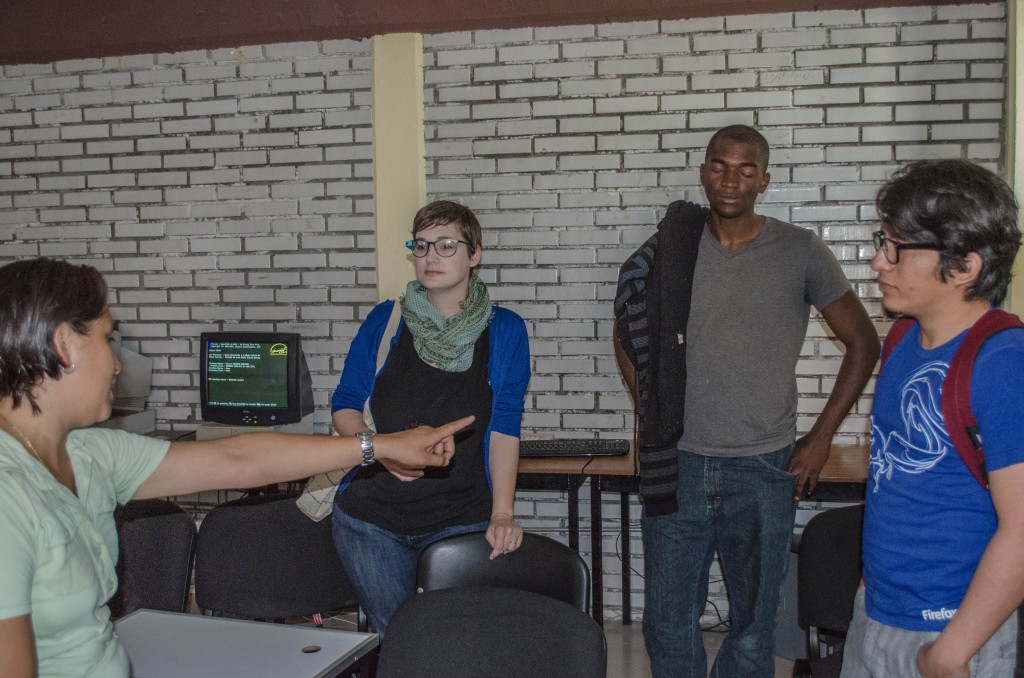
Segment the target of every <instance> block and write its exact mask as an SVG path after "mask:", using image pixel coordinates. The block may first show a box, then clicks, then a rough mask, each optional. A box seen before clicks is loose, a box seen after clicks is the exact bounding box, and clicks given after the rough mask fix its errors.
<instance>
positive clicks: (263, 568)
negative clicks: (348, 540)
mask: <svg viewBox="0 0 1024 678" xmlns="http://www.w3.org/2000/svg"><path fill="white" fill-rule="evenodd" d="M295 499H296V495H285V496H282V495H276V496H275V495H263V496H252V497H245V498H242V499H236V500H234V501H229V502H225V503H223V504H221V505H220V506H217V507H215V508H214V509H213V510H211V511H210V512H209V513H208V514H207V516H206V518H204V519H203V522H202V525H201V526H200V528H199V542H198V545H197V547H196V604H197V605H198V606H199V607H200V608H201V609H203V610H204V611H207V613H212V612H214V611H216V612H226V613H230V614H234V615H238V616H241V617H250V618H253V619H274V620H278V621H283V620H284V619H286V618H288V617H300V616H306V615H313V614H318V613H323V612H329V611H333V610H339V609H342V608H345V607H352V606H355V605H356V604H357V601H356V597H355V594H354V593H353V592H352V587H351V585H350V584H349V581H348V578H347V577H346V576H345V571H344V570H343V569H342V568H341V562H340V561H339V560H338V553H337V551H335V549H334V542H333V540H332V538H331V521H330V519H325V520H321V521H319V522H316V521H313V520H310V519H309V518H307V517H306V516H305V514H303V513H302V512H301V511H300V510H299V509H298V507H297V506H296V505H295ZM360 617H361V615H360ZM360 627H361V628H360V630H362V629H363V628H365V627H364V624H363V623H362V619H360Z"/></svg>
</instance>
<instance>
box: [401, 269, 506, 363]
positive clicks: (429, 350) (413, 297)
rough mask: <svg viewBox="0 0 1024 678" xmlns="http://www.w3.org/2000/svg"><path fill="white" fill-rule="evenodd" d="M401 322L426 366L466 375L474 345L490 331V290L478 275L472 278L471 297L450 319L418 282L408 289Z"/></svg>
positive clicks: (402, 301) (471, 361) (410, 283)
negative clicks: (407, 329) (405, 326)
mask: <svg viewBox="0 0 1024 678" xmlns="http://www.w3.org/2000/svg"><path fill="white" fill-rule="evenodd" d="M400 303H401V304H402V319H403V320H405V324H406V325H407V326H408V327H409V330H410V331H411V332H412V341H413V346H414V347H415V348H416V353H417V355H419V357H420V358H421V359H422V360H423V362H425V363H427V364H429V365H433V366H435V367H437V368H439V369H442V370H444V371H445V372H465V371H466V370H468V369H469V367H470V365H472V364H473V345H474V344H476V340H477V339H478V338H479V337H480V335H481V334H483V331H484V330H485V329H487V323H489V322H490V321H491V316H492V315H493V314H494V312H493V309H492V308H491V297H490V295H489V294H487V286H486V285H484V284H483V282H481V280H480V278H478V277H477V276H476V274H475V273H474V274H472V275H471V276H470V277H469V294H468V295H466V298H465V300H463V301H461V302H459V308H460V309H461V310H460V311H459V312H458V313H457V314H455V315H453V316H452V317H451V318H445V317H444V315H442V313H441V312H440V311H438V310H437V309H436V308H434V305H433V304H431V303H430V300H428V299H427V290H426V289H425V288H424V287H423V285H421V284H419V282H417V281H416V280H410V281H409V284H408V285H406V288H405V296H403V297H402V298H401V300H400Z"/></svg>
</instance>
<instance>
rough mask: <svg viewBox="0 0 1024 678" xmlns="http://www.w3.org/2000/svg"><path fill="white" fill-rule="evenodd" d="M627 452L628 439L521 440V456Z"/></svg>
mask: <svg viewBox="0 0 1024 678" xmlns="http://www.w3.org/2000/svg"><path fill="white" fill-rule="evenodd" d="M627 452H629V441H628V440H594V439H592V438H558V439H555V440H521V441H519V456H520V457H616V456H621V455H623V454H626V453H627Z"/></svg>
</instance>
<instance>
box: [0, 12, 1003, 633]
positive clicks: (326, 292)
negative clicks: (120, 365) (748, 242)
mask: <svg viewBox="0 0 1024 678" xmlns="http://www.w3.org/2000/svg"><path fill="white" fill-rule="evenodd" d="M1005 33H1006V26H1005V5H1004V4H1003V3H994V4H974V5H961V6H941V7H910V8H885V9H874V10H864V11H831V12H798V13H779V14H771V15H751V16H737V17H726V18H722V17H712V18H706V19H698V20H685V21H661V22H658V21H645V22H638V23H617V24H606V25H599V26H593V25H581V26H561V27H549V28H536V29H516V30H510V31H479V32H471V31H467V32H459V33H449V34H444V35H432V36H425V37H424V45H425V47H424V50H425V53H424V61H425V64H426V68H425V73H424V82H425V88H426V91H425V97H426V102H427V107H426V111H425V118H426V121H427V125H426V135H427V139H426V142H427V155H428V158H427V160H428V175H427V188H428V192H429V193H430V197H431V198H435V197H455V198H459V199H463V200H465V201H466V202H467V203H468V204H469V205H471V206H472V207H473V208H474V209H475V210H477V211H478V213H479V215H480V217H481V220H482V222H483V224H484V227H485V246H486V250H485V255H484V269H483V276H484V278H485V279H486V280H487V281H488V282H489V283H495V284H494V285H493V286H492V296H493V297H494V298H495V299H496V300H498V301H499V302H502V303H504V304H505V305H507V306H509V307H511V308H513V309H514V310H516V311H517V312H519V313H520V314H522V315H523V316H524V317H525V318H526V320H527V323H528V325H529V327H530V332H531V337H532V340H533V343H532V350H533V353H534V355H535V361H534V368H535V375H534V378H533V380H532V382H531V387H530V392H529V394H528V398H527V413H526V416H525V417H524V425H525V427H526V431H527V433H529V434H540V435H572V436H589V435H594V433H595V431H596V432H597V434H598V435H600V436H608V437H629V436H630V435H631V431H632V414H631V411H630V407H629V400H628V398H627V397H626V396H625V392H624V389H623V387H622V384H621V380H620V379H619V377H618V375H617V373H616V370H615V365H614V361H613V359H612V347H611V343H610V332H611V326H610V323H609V319H610V317H611V300H612V297H613V294H614V280H615V276H616V272H617V268H618V265H619V264H620V263H621V262H622V260H623V259H624V258H625V257H626V256H628V254H629V253H630V252H631V251H632V250H633V249H634V248H635V247H636V246H637V245H638V244H639V243H640V242H642V241H643V240H644V239H645V238H646V236H647V235H648V234H649V233H650V232H651V230H652V228H653V226H654V224H655V223H656V222H657V220H658V218H659V217H660V215H661V214H662V213H663V211H664V207H665V205H666V204H667V203H668V202H669V201H670V200H672V199H675V198H679V197H685V198H689V199H693V200H698V201H699V200H701V199H702V196H701V192H700V189H699V184H698V181H697V174H696V167H697V166H698V165H699V163H700V161H701V159H702V157H703V150H704V147H705V145H706V142H707V139H708V138H709V136H710V134H711V133H712V132H713V131H714V130H715V129H717V128H719V127H721V126H723V125H725V124H730V123H733V122H741V123H747V124H753V125H755V126H757V127H758V128H759V129H761V130H762V131H763V132H764V133H765V135H766V136H767V137H768V139H769V141H770V143H771V144H772V149H773V153H772V169H771V171H772V177H773V182H774V183H773V185H772V187H771V188H770V190H769V192H768V194H767V195H766V196H765V198H764V201H763V202H762V205H761V208H760V209H761V211H762V212H763V213H767V214H771V215H772V216H776V217H779V218H782V219H786V220H790V221H793V222H795V223H798V224H800V225H802V226H805V227H808V228H813V229H815V230H816V232H818V233H819V235H821V236H822V238H824V240H825V241H826V242H827V243H828V244H829V245H830V246H831V247H832V248H833V250H834V251H835V253H836V255H837V256H838V257H839V258H840V260H841V261H842V263H843V265H844V270H845V271H846V272H847V274H848V275H849V276H850V277H851V279H852V280H853V282H854V286H855V289H856V290H857V292H858V294H860V295H861V297H862V299H864V301H865V303H866V305H867V306H868V309H869V311H870V312H871V313H872V314H873V315H874V316H875V317H876V318H878V319H879V323H878V324H879V328H880V329H884V326H885V323H884V322H882V321H881V319H880V316H879V313H880V308H879V304H878V301H877V290H876V289H875V286H874V283H873V282H872V276H871V273H870V271H869V270H868V268H867V261H868V259H869V258H870V255H871V250H870V246H869V244H868V239H869V234H870V232H871V231H872V230H873V229H874V228H875V225H874V223H873V221H872V220H873V215H874V208H873V197H874V192H875V190H876V189H877V187H878V185H880V183H881V182H882V181H884V179H885V177H886V175H887V173H889V172H890V171H891V170H892V169H893V168H894V167H896V166H897V165H898V164H899V163H901V162H905V161H908V160H913V159H916V158H923V157H961V156H962V157H968V158H972V159H975V160H979V161H983V162H986V163H987V164H989V166H991V167H993V168H994V169H1000V168H1001V167H1002V166H1003V165H1002V163H1003V156H1002V145H1003V142H1004V137H1003V133H1002V127H1003V125H1004V124H1005V121H1004V118H1003V115H1004V113H1003V100H1004V96H1005V87H1004V84H1003V83H1004V81H1005V72H1006V64H1005V58H1006V57H1005V55H1006V51H1007V50H1006V42H1005ZM370 67H371V63H370V43H369V41H358V42H356V41H326V42H320V43H293V44H283V45H254V46H245V47H241V48H238V49H223V50H210V51H192V52H184V53H179V54H151V55H135V56H127V57H116V56H111V57H108V58H103V59H81V60H73V61H63V62H57V63H51V64H26V65H19V66H4V67H3V69H2V71H0V261H8V260H10V259H14V258H19V257H30V256H37V255H49V256H56V257H68V258H73V259H75V260H78V261H82V262H87V263H90V264H93V265H95V266H97V267H98V268H100V269H101V270H102V271H104V272H105V273H106V274H107V279H108V282H109V283H110V286H111V303H112V307H113V310H114V314H115V317H117V318H118V320H119V321H120V327H121V330H122V332H123V333H124V335H125V337H126V340H127V342H128V344H129V345H130V346H132V347H134V348H137V349H139V350H141V351H142V352H143V353H146V354H148V355H151V356H153V357H155V359H156V361H157V364H156V367H157V374H156V377H155V391H154V394H153V396H152V398H151V401H150V406H151V407H154V408H155V409H156V411H157V416H158V418H159V420H160V422H161V425H162V426H165V427H169V426H173V427H174V428H180V429H189V428H191V427H193V426H194V420H195V418H197V417H198V407H197V403H198V393H197V391H196V377H195V373H196V367H197V360H196V351H197V340H198V335H199V332H200V331H201V330H202V329H205V328H207V327H210V326H211V325H215V326H220V327H223V328H224V329H233V328H237V327H239V326H245V327H266V328H275V329H281V330H290V331H298V332H300V333H302V335H303V337H304V338H305V340H306V343H305V346H306V351H307V353H308V357H309V360H310V364H311V368H312V370H313V371H314V373H315V374H314V387H315V389H316V400H317V404H318V409H317V419H316V420H317V428H318V430H320V431H327V430H328V422H329V412H328V409H329V408H328V405H327V403H328V400H329V394H330V392H331V391H332V390H333V387H334V385H335V383H336V379H337V374H338V373H339V372H340V369H341V366H342V358H343V355H342V351H343V350H344V348H345V346H347V342H348V340H349V339H350V338H351V337H352V335H353V334H354V332H355V330H356V328H357V327H358V323H359V320H360V319H361V318H362V317H363V316H364V315H365V313H366V311H367V310H368V309H369V308H370V307H371V306H372V304H373V302H374V299H375V288H374V285H375V271H374V266H375V261H374V251H373V250H374V246H375V241H374V235H373V214H372V192H373V185H372V164H371V162H372V160H371V159H372V153H371V151H372V147H371V131H372V130H371V126H370V125H371V122H370V119H371V116H370V92H369V89H370V82H371V73H370ZM839 360H840V358H839V354H838V351H837V350H836V346H835V343H834V342H833V341H832V340H830V339H829V338H828V337H827V336H826V332H825V329H824V327H823V326H822V324H821V323H820V322H819V321H817V320H815V321H812V323H811V327H810V330H809V332H808V339H807V341H806V342H805V345H804V352H803V359H802V360H801V362H800V366H799V370H798V371H799V379H798V384H799V389H800V393H801V401H800V405H799V409H798V416H799V428H800V430H801V431H803V430H806V429H807V428H809V426H810V424H811V422H812V420H813V416H814V414H815V413H816V412H817V411H818V410H819V409H820V407H821V404H822V400H823V399H824V398H825V397H826V396H827V393H828V392H829V389H830V388H831V385H832V382H833V380H834V375H835V372H836V369H837V367H838V364H839ZM869 391H870V387H869ZM869 404H870V403H869V400H867V397H866V398H864V399H862V400H861V401H860V402H859V403H858V405H857V407H856V408H855V412H854V414H853V415H851V417H849V418H848V419H847V421H846V423H845V424H844V425H843V428H842V431H841V434H840V436H839V442H856V441H862V440H863V439H864V436H865V433H866V431H867V421H866V417H867V412H868V407H869ZM583 494H584V495H585V496H586V495H587V492H586V491H585V490H584V492H583ZM616 499H617V498H616V497H613V496H606V501H607V502H608V503H609V505H608V506H607V507H606V512H607V513H608V515H609V516H617V515H618V508H617V502H616V501H614V500H616ZM811 508H813V507H811ZM517 512H518V513H519V514H520V517H521V519H522V520H523V521H524V524H525V525H526V526H527V527H528V528H529V529H536V530H542V531H548V532H552V533H561V534H564V529H565V515H566V508H565V497H564V496H559V495H557V494H555V493H551V492H534V493H521V495H520V497H519V500H518V504H517ZM632 513H633V516H634V520H635V521H637V520H638V519H639V507H638V506H637V505H636V504H634V505H633V507H632ZM581 516H583V522H584V525H586V524H587V521H588V516H589V511H588V507H587V506H586V505H584V506H583V507H582V511H581ZM801 522H803V520H801ZM605 528H606V529H605V535H606V539H605V543H604V544H603V545H602V551H603V553H604V554H605V570H606V578H605V581H606V585H607V588H608V594H607V598H606V602H607V603H608V604H609V605H610V607H611V610H610V612H612V613H614V612H615V611H616V610H617V601H619V600H621V591H619V590H618V580H617V577H616V576H615V575H616V574H617V573H618V572H619V569H620V567H621V564H620V562H619V560H618V558H617V557H616V553H617V552H618V549H619V548H620V544H619V542H618V540H619V535H618V532H617V519H616V520H611V519H609V520H608V521H607V524H606V526H605ZM583 541H584V543H583V546H585V547H586V548H588V549H589V543H587V540H586V539H584V540H583ZM631 550H632V551H633V553H634V554H640V553H641V544H640V540H639V533H638V531H637V530H635V531H634V534H633V541H632V544H631ZM634 567H636V568H637V569H642V568H641V565H640V559H639V558H637V559H636V560H635V562H634ZM633 586H634V591H633V600H634V609H635V610H636V609H637V607H638V606H639V604H640V602H641V596H640V592H641V591H642V581H641V580H640V578H639V577H634V583H633ZM712 588H713V594H712V595H713V596H714V597H716V598H719V599H720V598H721V597H722V595H723V594H722V589H721V586H720V584H719V585H715V586H713V587H712ZM720 606H721V603H720ZM636 614H639V613H638V612H636Z"/></svg>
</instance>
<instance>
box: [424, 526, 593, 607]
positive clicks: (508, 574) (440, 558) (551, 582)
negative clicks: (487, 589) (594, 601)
mask: <svg viewBox="0 0 1024 678" xmlns="http://www.w3.org/2000/svg"><path fill="white" fill-rule="evenodd" d="M491 550H492V549H491V546H490V544H488V543H487V539H485V538H484V533H483V532H470V533H468V534H460V535H456V536H453V537H447V538H445V539H441V540H439V541H436V542H434V543H433V544H431V545H430V546H428V547H427V548H425V549H424V550H423V552H422V553H421V554H420V558H419V562H418V563H417V566H416V588H417V590H418V591H433V590H436V589H446V588H452V587H455V586H499V587H505V588H514V589H521V590H524V591H532V592H534V593H539V594H541V595H545V596H550V597H552V598H556V599H558V600H561V601H562V602H565V603H568V604H570V605H572V606H574V607H576V608H577V609H579V610H582V611H583V612H587V611H588V610H589V609H590V570H589V569H587V563H586V562H585V561H584V560H583V559H582V558H580V556H579V554H578V553H576V552H575V551H573V550H572V549H571V548H569V547H568V546H566V545H565V544H562V543H561V542H559V541H556V540H554V539H551V538H550V537H545V536H543V535H540V534H530V533H529V532H524V533H523V543H522V545H520V547H519V548H518V549H516V550H515V551H513V552H512V553H506V554H504V555H501V556H498V557H497V558H495V559H494V560H490V559H489V556H490V554H491Z"/></svg>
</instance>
